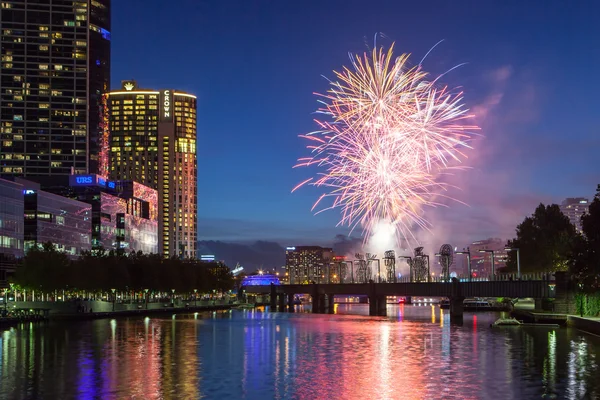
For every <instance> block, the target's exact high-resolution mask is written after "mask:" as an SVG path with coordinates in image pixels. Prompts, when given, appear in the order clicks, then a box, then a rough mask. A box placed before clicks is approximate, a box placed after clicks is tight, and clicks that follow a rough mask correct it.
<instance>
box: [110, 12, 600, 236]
mask: <svg viewBox="0 0 600 400" xmlns="http://www.w3.org/2000/svg"><path fill="white" fill-rule="evenodd" d="M161 4H162V3H161V2H160V1H140V0H131V1H127V2H115V3H114V4H113V8H114V10H113V21H112V27H113V28H112V29H113V31H112V40H113V57H112V61H113V64H112V74H111V76H112V87H113V88H115V87H118V83H119V82H120V81H121V80H123V79H131V78H134V77H135V78H136V79H138V81H140V82H144V83H145V85H146V86H148V87H159V88H160V87H178V88H181V89H182V90H186V91H188V92H190V93H196V94H197V95H198V121H199V123H198V149H199V151H198V170H199V173H198V181H199V188H202V189H201V190H200V194H199V206H198V210H199V211H198V238H199V240H212V239H214V240H226V241H252V240H258V239H264V240H275V241H277V242H278V243H282V244H286V243H290V242H291V241H292V240H294V241H296V242H302V243H307V244H308V243H314V242H321V241H322V243H323V244H324V245H325V244H326V243H325V241H327V240H333V238H335V235H336V234H339V233H341V234H348V230H347V229H345V228H335V224H336V223H337V221H338V219H339V214H338V213H337V212H336V211H329V212H325V213H323V214H320V215H318V216H313V214H312V213H311V211H310V207H311V206H312V204H313V202H314V200H315V199H316V198H317V197H318V196H319V194H320V192H319V191H318V190H312V189H309V190H304V191H302V192H301V193H295V194H291V193H290V191H291V189H292V188H293V187H294V186H295V185H296V184H297V183H299V182H300V181H301V180H302V179H303V178H305V177H306V174H305V172H303V171H297V170H292V169H291V167H292V165H293V164H294V162H295V160H296V159H297V158H298V157H299V156H301V155H303V154H304V152H303V148H302V145H303V143H302V141H301V140H300V139H299V138H297V135H299V134H302V133H306V132H310V131H312V130H314V129H315V128H316V126H315V125H314V123H313V122H312V118H313V116H312V115H311V114H312V113H313V112H314V110H315V109H316V108H317V106H318V104H317V99H316V98H315V97H314V96H313V94H312V92H315V91H323V90H325V89H326V87H327V81H326V80H325V79H323V77H322V75H324V76H326V77H331V76H332V75H333V74H332V72H331V71H332V70H334V69H339V68H340V67H341V66H342V65H345V64H347V63H348V58H347V53H348V52H355V53H360V52H363V51H364V50H366V49H367V46H368V45H371V44H372V42H373V36H374V34H375V33H377V32H383V33H384V34H385V35H386V36H387V37H388V38H389V39H382V42H381V44H383V45H389V44H391V42H392V41H396V46H397V49H398V51H401V52H412V53H413V54H414V58H415V59H416V60H419V59H420V58H421V57H422V56H424V55H425V53H427V51H428V50H429V49H430V48H431V46H432V45H434V44H435V43H437V42H438V41H439V40H440V39H445V41H444V42H443V43H442V44H440V45H439V46H438V47H437V48H436V49H435V50H434V51H433V52H432V53H431V54H430V55H429V56H428V58H427V60H426V62H425V65H426V67H427V69H428V70H430V71H431V72H432V73H443V72H444V71H447V70H448V69H449V68H451V67H453V66H455V65H458V64H460V63H463V62H465V63H467V64H466V65H464V66H462V67H460V68H458V69H456V70H454V71H452V72H451V73H449V74H448V75H446V76H445V77H444V83H447V84H449V85H450V86H452V87H456V86H460V87H462V88H464V90H465V96H466V97H465V101H466V103H467V105H468V106H469V107H470V108H471V110H472V111H473V113H474V114H475V115H476V117H477V122H478V123H479V125H481V127H482V128H483V129H482V134H483V135H484V136H483V137H482V138H480V139H477V141H476V142H475V143H474V147H475V149H474V151H472V152H471V153H470V154H469V157H470V161H469V163H468V164H469V165H470V166H471V167H472V169H471V170H469V171H465V173H457V175H455V176H452V177H449V182H450V183H456V184H458V186H460V187H461V190H458V191H457V193H453V197H456V198H458V199H459V200H461V201H463V202H464V203H466V204H468V206H465V205H462V204H460V203H454V204H450V205H449V206H450V208H447V209H446V208H437V209H432V210H429V212H428V219H430V220H431V221H432V223H433V225H434V226H433V234H432V235H433V236H435V237H436V240H437V241H439V242H440V243H444V242H450V243H459V242H464V243H467V242H470V241H473V240H478V239H481V238H486V237H502V238H508V237H512V236H514V229H515V227H516V225H517V224H518V223H520V222H521V221H522V220H523V218H524V217H525V216H527V215H530V214H531V213H532V212H533V210H534V209H535V207H536V206H537V205H538V204H539V203H540V202H543V203H557V204H559V203H560V202H561V201H562V199H564V198H566V197H587V198H591V197H592V195H593V193H594V190H595V188H596V185H597V183H598V182H597V180H598V177H599V176H600V167H599V166H598V163H597V162H595V152H596V149H597V147H598V144H600V142H599V141H598V139H597V136H596V130H597V128H596V127H597V126H598V119H599V117H598V116H597V113H595V112H594V110H593V107H592V104H594V101H592V99H593V96H594V93H595V90H594V88H595V87H598V86H600V85H599V84H600V81H599V79H600V78H599V77H598V76H597V74H596V73H595V67H594V66H595V65H598V61H600V55H599V53H598V52H597V51H595V50H594V46H593V39H592V38H594V37H598V36H599V35H600V32H599V29H600V28H598V26H597V25H596V23H595V20H594V18H593V17H592V16H593V15H597V13H598V8H599V7H600V5H598V4H595V3H593V2H590V3H587V4H585V5H582V6H581V7H569V6H568V5H566V4H564V3H562V2H558V1H552V2H548V3H547V4H546V7H544V8H543V9H540V8H539V6H538V5H537V4H534V3H522V2H503V3H499V4H490V3H486V4H480V3H471V2H465V3H464V5H465V7H457V6H456V5H455V4H452V5H450V4H444V3H431V4H425V3H419V4H416V3H409V4H402V5H400V4H397V3H396V2H392V1H381V2H377V3H376V4H373V5H372V6H370V7H367V8H365V7H363V6H361V5H359V4H358V3H356V4H347V5H344V7H340V6H339V4H338V3H336V2H326V3H321V2H305V3H302V5H300V4H293V3H281V4H279V5H277V6H275V9H267V8H266V7H265V8H263V7H261V6H260V4H255V3H247V2H243V1H239V2H233V3H231V2H229V3H227V4H225V3H220V2H218V3H210V2H209V3H204V2H181V3H178V6H177V7H167V8H165V7H162V6H161ZM432 5H433V6H434V7H435V8H436V9H437V11H436V12H435V13H431V12H430V10H431V6H432ZM467 5H469V7H467ZM382 11H385V12H382ZM332 15H336V16H337V17H336V18H331V16H332ZM397 15H410V16H411V17H410V18H406V19H404V20H403V23H402V24H399V23H398V18H397ZM490 15H494V19H493V21H492V20H490V19H489V18H488V17H489V16H490ZM307 20H310V21H313V22H312V24H314V26H318V27H319V28H318V29H316V30H315V29H307V27H306V24H305V22H304V21H307ZM350 20H352V21H353V23H352V24H347V23H345V21H350ZM558 25H559V26H561V27H562V28H561V30H557V29H555V27H556V26H558ZM157 26H161V29H156V27H157ZM423 26H427V29H426V30H424V29H423ZM415 32H419V34H418V35H415ZM532 32H535V35H532ZM157 54H160V57H157ZM581 54H584V55H585V57H584V59H583V60H579V61H578V62H573V61H574V57H575V56H576V55H581ZM176 61H177V62H176ZM580 61H581V62H580ZM357 233H360V232H359V231H356V232H355V234H357Z"/></svg>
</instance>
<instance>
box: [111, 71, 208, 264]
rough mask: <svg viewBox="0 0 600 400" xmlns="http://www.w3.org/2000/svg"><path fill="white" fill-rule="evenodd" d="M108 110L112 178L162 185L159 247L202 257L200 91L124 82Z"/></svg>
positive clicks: (165, 251)
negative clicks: (198, 193)
mask: <svg viewBox="0 0 600 400" xmlns="http://www.w3.org/2000/svg"><path fill="white" fill-rule="evenodd" d="M106 112H107V114H106V116H105V119H106V120H108V121H109V122H110V123H109V126H110V149H109V150H110V155H109V161H110V177H111V178H112V179H115V180H132V181H136V182H140V183H142V184H144V185H146V186H149V187H151V188H154V189H156V190H157V191H158V225H159V227H158V230H159V252H160V253H161V254H163V255H164V256H165V257H170V256H174V255H176V256H181V257H193V258H196V257H197V254H196V252H197V249H196V247H197V243H196V229H197V215H196V214H197V205H196V191H197V172H196V169H197V164H196V96H194V95H191V94H188V93H183V92H180V91H175V90H173V89H163V90H146V89H140V88H138V87H137V83H136V82H135V81H123V83H122V89H121V90H116V91H112V92H110V93H109V95H108V100H107V108H106ZM101 158H102V157H101Z"/></svg>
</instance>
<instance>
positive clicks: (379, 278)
mask: <svg viewBox="0 0 600 400" xmlns="http://www.w3.org/2000/svg"><path fill="white" fill-rule="evenodd" d="M375 261H377V281H378V282H379V283H381V260H379V258H376V259H375Z"/></svg>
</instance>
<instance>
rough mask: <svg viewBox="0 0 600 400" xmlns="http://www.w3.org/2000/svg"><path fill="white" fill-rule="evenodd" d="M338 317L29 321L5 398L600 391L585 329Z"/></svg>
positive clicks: (6, 337)
mask: <svg viewBox="0 0 600 400" xmlns="http://www.w3.org/2000/svg"><path fill="white" fill-rule="evenodd" d="M336 312H337V313H338V315H315V314H307V313H295V314H285V313H269V312H264V310H251V311H236V310H234V311H225V312H216V313H212V312H211V313H199V314H188V315H183V314H180V315H176V316H164V317H162V316H161V317H152V318H143V317H139V318H122V319H116V320H115V319H113V320H110V319H104V320H94V321H81V322H58V321H57V322H50V323H45V324H39V325H35V324H26V325H24V326H21V327H18V328H13V329H10V330H5V331H3V332H1V338H0V399H199V398H207V399H226V398H230V399H535V398H556V399H585V398H589V399H594V398H599V399H600V366H599V362H600V338H599V337H597V336H593V335H588V334H586V333H583V332H581V331H578V330H576V329H572V328H558V329H550V328H540V327H535V328H533V327H529V328H524V327H505V328H490V326H489V325H490V323H492V322H493V321H494V320H495V319H496V318H498V315H499V314H497V313H478V314H473V313H466V314H465V317H464V322H463V324H462V325H453V324H450V319H449V315H448V314H447V312H446V311H442V310H440V309H439V308H438V307H437V306H408V305H407V306H404V305H399V306H396V305H394V306H389V308H388V314H389V316H388V317H385V318H384V317H368V316H365V315H360V314H366V313H367V312H368V310H367V305H337V306H336Z"/></svg>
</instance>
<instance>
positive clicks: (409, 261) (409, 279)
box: [394, 256, 413, 282]
mask: <svg viewBox="0 0 600 400" xmlns="http://www.w3.org/2000/svg"><path fill="white" fill-rule="evenodd" d="M398 258H404V259H405V260H406V263H407V264H408V271H409V272H408V281H409V282H412V279H413V271H412V257H411V256H398ZM394 273H395V271H394Z"/></svg>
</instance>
